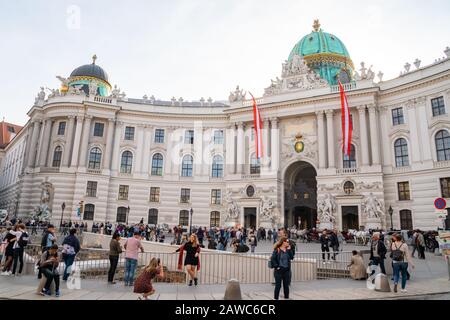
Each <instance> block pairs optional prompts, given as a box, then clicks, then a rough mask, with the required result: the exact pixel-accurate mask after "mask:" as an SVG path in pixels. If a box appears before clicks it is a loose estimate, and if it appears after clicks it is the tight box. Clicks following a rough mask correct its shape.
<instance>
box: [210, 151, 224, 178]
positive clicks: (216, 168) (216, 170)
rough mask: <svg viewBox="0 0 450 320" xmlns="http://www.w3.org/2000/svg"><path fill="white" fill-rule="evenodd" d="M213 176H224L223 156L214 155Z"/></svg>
mask: <svg viewBox="0 0 450 320" xmlns="http://www.w3.org/2000/svg"><path fill="white" fill-rule="evenodd" d="M212 177H213V178H222V177H223V158H222V157H221V156H214V158H213V163H212Z"/></svg>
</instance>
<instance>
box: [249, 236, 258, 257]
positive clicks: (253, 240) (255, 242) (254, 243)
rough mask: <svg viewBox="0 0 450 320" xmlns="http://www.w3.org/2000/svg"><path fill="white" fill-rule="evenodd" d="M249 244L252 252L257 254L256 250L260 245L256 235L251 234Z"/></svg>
mask: <svg viewBox="0 0 450 320" xmlns="http://www.w3.org/2000/svg"><path fill="white" fill-rule="evenodd" d="M248 242H249V244H250V252H251V253H255V248H256V246H257V245H258V240H257V238H256V237H255V234H254V233H253V232H252V233H250V237H249V238H248Z"/></svg>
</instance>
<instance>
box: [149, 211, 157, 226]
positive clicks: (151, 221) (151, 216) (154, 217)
mask: <svg viewBox="0 0 450 320" xmlns="http://www.w3.org/2000/svg"><path fill="white" fill-rule="evenodd" d="M148 223H149V224H154V225H157V224H158V209H150V210H148Z"/></svg>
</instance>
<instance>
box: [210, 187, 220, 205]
mask: <svg viewBox="0 0 450 320" xmlns="http://www.w3.org/2000/svg"><path fill="white" fill-rule="evenodd" d="M221 202H222V190H220V189H212V190H211V204H221Z"/></svg>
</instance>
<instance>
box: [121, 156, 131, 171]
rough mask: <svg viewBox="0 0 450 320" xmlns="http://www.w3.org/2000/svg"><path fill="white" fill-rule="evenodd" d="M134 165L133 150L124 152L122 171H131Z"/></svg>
mask: <svg viewBox="0 0 450 320" xmlns="http://www.w3.org/2000/svg"><path fill="white" fill-rule="evenodd" d="M132 167H133V154H132V153H131V151H125V152H124V153H122V160H121V162H120V173H131V169H132Z"/></svg>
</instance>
